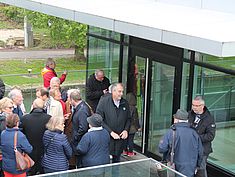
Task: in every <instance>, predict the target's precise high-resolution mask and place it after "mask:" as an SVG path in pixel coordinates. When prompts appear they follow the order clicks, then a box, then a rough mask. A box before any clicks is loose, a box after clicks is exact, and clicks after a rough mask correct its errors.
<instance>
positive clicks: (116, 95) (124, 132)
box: [96, 83, 131, 163]
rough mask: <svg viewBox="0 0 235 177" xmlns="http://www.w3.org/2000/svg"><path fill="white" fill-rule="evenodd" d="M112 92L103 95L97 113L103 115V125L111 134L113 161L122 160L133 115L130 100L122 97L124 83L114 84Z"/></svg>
mask: <svg viewBox="0 0 235 177" xmlns="http://www.w3.org/2000/svg"><path fill="white" fill-rule="evenodd" d="M111 90H112V93H111V94H110V95H107V96H105V97H103V98H102V99H101V100H100V101H99V104H98V106H97V109H96V113H98V114H100V115H101V116H102V117H103V119H104V120H103V125H102V126H103V127H104V128H105V129H106V130H107V131H108V132H109V134H110V138H111V139H110V154H111V155H112V156H113V159H112V161H113V163H115V162H120V156H121V153H122V151H123V149H124V146H125V139H127V137H128V132H129V129H130V123H131V115H130V109H129V105H128V102H127V101H126V100H125V99H124V98H122V95H123V85H122V84H121V83H115V84H113V85H112V89H111Z"/></svg>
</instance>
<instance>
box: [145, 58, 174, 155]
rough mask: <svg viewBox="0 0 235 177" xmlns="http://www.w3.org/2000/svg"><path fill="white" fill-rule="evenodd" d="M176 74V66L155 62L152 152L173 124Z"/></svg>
mask: <svg viewBox="0 0 235 177" xmlns="http://www.w3.org/2000/svg"><path fill="white" fill-rule="evenodd" d="M174 74H175V67H173V66H169V65H165V64H161V63H158V62H153V64H152V81H151V83H152V85H151V95H150V117H149V119H150V122H149V139H148V145H149V146H148V147H149V149H148V150H149V151H150V152H152V153H156V150H157V147H158V143H157V142H159V141H160V138H161V137H162V135H163V134H164V133H165V132H166V130H167V129H169V127H170V126H171V121H172V105H173V90H174V89H173V88H174V77H175V76H174ZM158 155H160V154H158Z"/></svg>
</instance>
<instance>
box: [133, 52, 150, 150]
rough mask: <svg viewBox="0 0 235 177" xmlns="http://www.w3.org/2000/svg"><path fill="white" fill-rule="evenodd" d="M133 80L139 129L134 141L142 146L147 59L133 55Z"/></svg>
mask: <svg viewBox="0 0 235 177" xmlns="http://www.w3.org/2000/svg"><path fill="white" fill-rule="evenodd" d="M134 63H135V82H134V89H133V90H134V92H135V93H136V98H137V105H136V106H137V110H138V116H139V124H140V130H139V131H138V132H137V134H136V135H135V139H134V143H135V144H136V145H138V146H140V147H143V142H144V140H143V137H144V136H143V132H144V131H143V129H144V127H145V126H144V124H145V122H146V118H145V117H146V114H145V112H144V110H145V102H146V101H145V96H146V94H145V89H146V87H145V86H146V81H147V80H146V63H147V59H146V58H143V57H140V56H136V57H135V62H134Z"/></svg>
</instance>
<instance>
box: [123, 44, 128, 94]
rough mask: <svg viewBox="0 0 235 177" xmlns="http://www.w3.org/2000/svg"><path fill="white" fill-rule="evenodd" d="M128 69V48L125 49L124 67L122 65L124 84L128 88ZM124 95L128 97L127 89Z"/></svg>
mask: <svg viewBox="0 0 235 177" xmlns="http://www.w3.org/2000/svg"><path fill="white" fill-rule="evenodd" d="M127 67H128V47H126V46H124V47H123V65H122V83H123V85H124V86H125V87H126V86H127V69H128V68H127ZM124 95H126V89H124Z"/></svg>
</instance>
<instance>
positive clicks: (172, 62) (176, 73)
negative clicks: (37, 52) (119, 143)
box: [87, 27, 235, 177]
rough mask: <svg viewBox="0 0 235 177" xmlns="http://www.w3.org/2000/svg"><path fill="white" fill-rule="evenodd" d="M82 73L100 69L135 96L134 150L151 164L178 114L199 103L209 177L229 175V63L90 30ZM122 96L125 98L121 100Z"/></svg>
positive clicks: (232, 116) (232, 73) (232, 112)
mask: <svg viewBox="0 0 235 177" xmlns="http://www.w3.org/2000/svg"><path fill="white" fill-rule="evenodd" d="M88 46H89V48H88V63H87V69H88V73H89V74H90V73H91V72H93V71H91V70H90V69H98V68H100V67H101V68H103V69H105V70H106V75H107V76H108V77H109V79H110V80H111V81H112V82H122V83H123V84H124V85H125V86H126V88H125V92H126V93H128V92H134V93H135V94H136V96H137V108H138V113H139V120H140V124H141V128H142V129H141V133H140V132H139V133H137V134H136V136H135V140H134V142H135V144H136V146H137V149H138V150H139V151H140V152H142V153H144V154H146V155H150V156H152V157H154V158H156V159H160V158H161V156H160V154H159V153H158V151H157V147H158V143H159V139H160V138H161V136H162V135H163V134H164V133H165V132H166V130H167V129H168V128H169V127H170V125H171V124H172V114H173V113H174V112H176V110H177V109H178V108H182V109H185V110H187V111H189V110H191V102H192V99H193V98H194V97H195V96H197V95H202V96H203V97H204V98H205V102H206V106H207V107H208V108H209V110H210V112H211V114H212V115H213V116H214V118H215V121H216V126H217V129H216V136H215V139H214V140H213V143H212V144H213V150H214V151H213V153H211V154H210V156H209V158H208V167H209V168H208V169H209V170H208V172H209V175H210V176H213V177H217V176H226V177H227V176H229V177H230V176H231V174H232V176H233V175H234V174H235V170H234V166H235V161H234V158H233V157H234V156H235V154H234V151H233V147H234V146H235V137H234V136H233V133H234V129H235V128H234V127H235V123H234V121H235V101H234V100H235V99H234V93H235V85H234V83H235V82H234V81H235V70H234V66H235V58H233V57H231V58H219V57H215V56H209V55H205V54H202V53H197V52H195V51H188V50H184V49H182V48H177V47H173V46H169V45H164V44H159V43H157V42H153V41H147V40H144V39H139V38H135V37H132V36H126V35H124V34H117V33H113V32H110V31H107V30H102V29H97V28H92V27H90V29H89V33H88ZM126 93H125V94H126Z"/></svg>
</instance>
